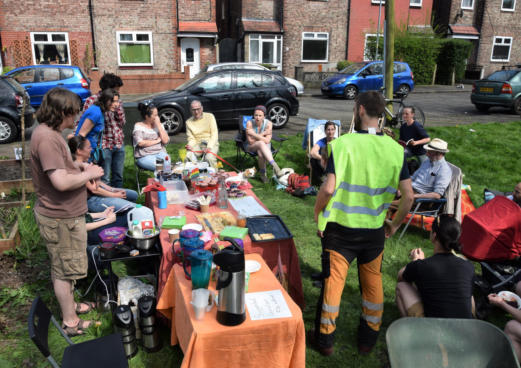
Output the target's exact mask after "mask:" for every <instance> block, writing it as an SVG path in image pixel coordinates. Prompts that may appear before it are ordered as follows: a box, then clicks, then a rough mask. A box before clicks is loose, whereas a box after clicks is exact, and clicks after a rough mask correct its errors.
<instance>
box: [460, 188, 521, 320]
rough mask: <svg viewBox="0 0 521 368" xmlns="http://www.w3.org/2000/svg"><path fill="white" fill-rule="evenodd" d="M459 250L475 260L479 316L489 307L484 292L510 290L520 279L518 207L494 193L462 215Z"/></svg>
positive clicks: (519, 209)
mask: <svg viewBox="0 0 521 368" xmlns="http://www.w3.org/2000/svg"><path fill="white" fill-rule="evenodd" d="M460 242H461V244H462V253H463V254H464V255H465V256H466V257H467V258H469V259H471V260H473V261H477V262H479V264H480V266H481V276H477V277H476V280H475V283H474V286H475V301H476V311H477V314H478V317H479V318H482V317H484V316H485V315H486V314H487V312H488V309H489V305H488V301H487V295H488V294H489V293H497V292H499V291H502V290H513V289H514V287H515V285H516V283H517V282H518V281H521V258H520V257H521V207H519V206H518V205H517V204H516V203H515V202H513V201H511V200H510V199H508V198H506V197H503V196H497V197H495V198H494V199H492V200H491V201H489V202H487V203H485V204H484V205H483V206H481V207H480V208H478V209H476V210H475V211H473V212H471V213H469V214H468V215H467V216H465V218H464V220H463V223H462V225H461V238H460Z"/></svg>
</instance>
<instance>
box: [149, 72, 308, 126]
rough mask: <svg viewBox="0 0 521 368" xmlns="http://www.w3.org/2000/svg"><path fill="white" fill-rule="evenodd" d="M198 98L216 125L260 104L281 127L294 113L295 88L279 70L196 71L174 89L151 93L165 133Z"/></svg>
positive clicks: (250, 111)
mask: <svg viewBox="0 0 521 368" xmlns="http://www.w3.org/2000/svg"><path fill="white" fill-rule="evenodd" d="M193 100H199V101H201V103H202V104H203V108H204V111H206V112H211V113H213V114H214V115H215V118H216V120H217V123H218V125H225V124H235V125H236V126H237V124H238V118H239V116H241V115H252V114H253V108H254V107H255V106H257V105H264V106H266V108H267V114H266V115H267V116H266V117H267V118H268V119H270V120H271V122H272V123H273V127H274V128H282V127H283V126H284V125H286V123H287V122H288V121H289V117H290V116H291V115H297V114H298V108H299V102H298V99H297V97H296V96H295V91H294V89H293V88H292V86H291V85H290V84H289V83H288V81H287V80H286V79H285V78H284V77H283V76H282V75H281V74H280V73H279V72H272V71H264V70H245V69H237V70H220V71H214V72H206V73H200V74H198V75H196V76H195V77H194V78H192V79H190V80H189V81H186V82H185V83H183V84H182V85H180V86H179V87H177V88H176V89H175V90H172V91H169V92H164V93H161V94H158V95H154V96H152V102H153V103H154V105H156V106H157V109H158V111H159V116H160V119H161V122H162V123H163V125H164V126H165V130H166V131H167V132H168V133H169V134H176V133H178V132H179V131H180V130H181V129H182V128H183V126H184V122H185V121H186V120H187V119H188V118H189V117H190V116H191V114H190V103H191V102H192V101H193Z"/></svg>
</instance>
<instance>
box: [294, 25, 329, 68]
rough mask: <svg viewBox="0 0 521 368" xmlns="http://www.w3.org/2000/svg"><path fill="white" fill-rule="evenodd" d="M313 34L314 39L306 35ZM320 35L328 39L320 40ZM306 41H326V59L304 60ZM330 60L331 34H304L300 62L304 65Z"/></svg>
mask: <svg viewBox="0 0 521 368" xmlns="http://www.w3.org/2000/svg"><path fill="white" fill-rule="evenodd" d="M311 33H312V34H313V37H312V38H310V37H309V36H308V37H306V36H305V35H306V34H311ZM318 35H326V36H327V37H326V38H319V37H318ZM304 40H326V58H325V59H324V60H304ZM328 60H329V32H302V43H301V48H300V61H301V62H302V63H316V62H327V61H328Z"/></svg>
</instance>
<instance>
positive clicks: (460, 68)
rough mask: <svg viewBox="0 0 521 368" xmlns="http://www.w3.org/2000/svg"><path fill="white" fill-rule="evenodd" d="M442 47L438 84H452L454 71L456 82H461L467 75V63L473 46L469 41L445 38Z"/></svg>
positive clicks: (439, 58) (439, 59)
mask: <svg viewBox="0 0 521 368" xmlns="http://www.w3.org/2000/svg"><path fill="white" fill-rule="evenodd" d="M440 46H441V49H440V53H439V55H438V72H437V73H436V83H438V84H451V83H452V72H453V71H455V81H456V82H459V81H461V80H462V79H463V77H464V75H465V62H466V60H467V59H468V57H469V56H470V52H471V50H472V44H471V43H470V42H469V41H467V40H461V39H457V38H445V39H443V40H440Z"/></svg>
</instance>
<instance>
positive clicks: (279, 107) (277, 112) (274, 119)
mask: <svg viewBox="0 0 521 368" xmlns="http://www.w3.org/2000/svg"><path fill="white" fill-rule="evenodd" d="M268 119H269V120H270V121H271V123H272V124H273V127H274V128H275V129H280V128H282V127H283V126H284V125H286V123H287V122H288V120H289V110H288V108H287V107H286V106H285V105H283V104H280V103H274V104H272V105H270V106H269V107H268Z"/></svg>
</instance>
